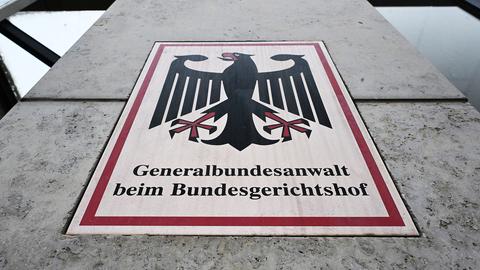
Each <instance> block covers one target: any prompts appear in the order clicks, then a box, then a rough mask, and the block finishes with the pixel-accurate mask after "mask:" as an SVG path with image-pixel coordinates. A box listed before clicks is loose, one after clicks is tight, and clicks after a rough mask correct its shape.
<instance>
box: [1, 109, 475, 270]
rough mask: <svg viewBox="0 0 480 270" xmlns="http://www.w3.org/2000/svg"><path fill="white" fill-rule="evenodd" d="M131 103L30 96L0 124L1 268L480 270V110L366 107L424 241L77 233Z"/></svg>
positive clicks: (371, 127)
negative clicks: (78, 212) (83, 200)
mask: <svg viewBox="0 0 480 270" xmlns="http://www.w3.org/2000/svg"><path fill="white" fill-rule="evenodd" d="M122 106H123V103H122V102H87V103H85V102H25V103H22V104H20V105H19V106H16V107H15V108H14V109H13V111H11V112H10V113H9V114H8V115H7V116H6V117H5V118H4V119H2V120H1V121H0V172H1V175H0V191H1V192H0V268H5V269H96V268H98V269H101V268H110V269H111V268H125V269H142V268H146V269H176V268H180V269H182V268H184V269H198V268H212V269H225V268H226V269H249V268H252V269H275V268H277V269H278V268H279V269H311V268H340V267H343V268H354V269H355V268H356V269H358V268H367V269H412V268H420V269H423V268H427V269H442V268H458V269H464V268H465V269H478V268H479V267H480V261H479V260H480V259H479V258H480V247H479V242H480V233H479V225H478V224H479V220H478V219H479V217H478V212H479V211H478V208H479V205H480V196H478V194H479V192H480V190H479V189H480V188H479V182H480V145H479V144H478V141H477V137H478V134H479V133H480V114H479V113H478V112H477V111H475V110H474V109H473V108H472V107H471V106H469V105H468V104H462V103H450V104H447V103H440V104H437V103H417V104H411V103H410V104H406V103H390V104H383V103H382V104H380V103H361V104H359V109H360V111H361V113H362V116H363V117H364V119H365V121H366V123H367V126H368V127H369V130H370V132H371V133H372V135H373V138H374V140H375V142H376V143H377V145H378V147H379V149H380V152H381V153H382V154H383V156H384V157H385V159H386V163H387V165H388V167H389V168H390V170H391V173H392V176H393V179H394V180H395V182H396V184H397V186H398V187H399V190H400V192H401V193H402V194H403V196H404V198H405V200H406V203H407V205H408V206H409V207H410V209H411V213H412V215H413V216H414V218H415V220H416V222H417V224H418V226H419V229H420V230H421V232H422V236H421V237H414V238H402V237H394V238H389V237H339V238H336V237H327V238H322V237H292V238H289V237H273V238H272V237H182V236H169V237H164V236H111V235H110V236H108V235H107V236H66V235H64V234H63V229H64V226H65V225H66V223H67V222H68V219H69V217H70V216H71V214H72V210H73V208H74V207H75V204H76V200H77V199H78V198H79V197H80V196H81V190H82V188H83V187H84V185H85V184H86V183H87V181H88V177H89V175H90V173H91V172H92V170H93V169H94V167H95V162H96V160H97V159H98V158H99V155H100V153H101V150H102V147H103V145H104V144H105V143H106V140H107V139H108V136H109V134H110V132H111V130H112V128H113V126H114V123H115V120H116V119H117V117H118V115H119V114H120V111H121V108H122Z"/></svg>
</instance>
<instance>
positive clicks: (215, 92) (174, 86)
mask: <svg viewBox="0 0 480 270" xmlns="http://www.w3.org/2000/svg"><path fill="white" fill-rule="evenodd" d="M207 59H208V58H207V57H206V56H203V55H185V56H176V59H175V60H173V61H172V63H171V64H170V69H169V70H168V73H167V77H166V78H165V82H164V83H163V87H162V92H161V93H160V97H159V99H158V102H157V106H156V107H155V111H154V113H153V116H152V120H151V121H150V126H149V128H154V127H156V126H159V125H161V124H162V123H166V122H168V121H171V120H174V119H176V118H177V117H179V115H180V116H182V115H185V114H188V113H190V112H192V111H193V110H199V109H201V108H204V107H206V106H207V105H209V104H214V103H216V102H218V101H219V100H220V94H221V92H220V91H221V84H222V73H215V72H206V71H199V70H193V69H191V68H188V67H187V66H185V61H195V62H199V61H204V60H207ZM197 88H198V95H197V102H196V104H195V108H194V104H193V103H194V100H195V94H196V92H197ZM209 90H210V95H209ZM172 91H173V93H172ZM184 92H185V93H184ZM170 96H171V98H170ZM209 96H210V99H209V100H207V99H208V97H209ZM182 97H184V98H183V105H182V106H181V108H180V103H181V101H182ZM169 100H170V103H169Z"/></svg>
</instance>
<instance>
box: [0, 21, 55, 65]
mask: <svg viewBox="0 0 480 270" xmlns="http://www.w3.org/2000/svg"><path fill="white" fill-rule="evenodd" d="M0 33H1V34H3V35H4V36H5V37H7V38H8V39H10V40H11V41H13V42H14V43H15V44H17V45H18V46H20V47H22V48H23V49H24V50H26V51H27V52H29V53H30V54H31V55H33V56H35V57H36V58H38V59H39V60H40V61H42V62H43V63H45V64H46V65H48V66H50V67H51V66H53V64H55V62H57V61H58V59H60V56H58V55H57V54H56V53H55V52H53V51H52V50H50V49H49V48H47V47H45V46H44V45H43V44H42V43H40V42H38V41H37V40H36V39H34V38H32V37H31V36H29V35H28V34H27V33H25V32H23V31H22V30H20V29H19V28H18V27H16V26H15V25H13V24H12V23H11V22H10V21H8V20H3V21H1V22H0Z"/></svg>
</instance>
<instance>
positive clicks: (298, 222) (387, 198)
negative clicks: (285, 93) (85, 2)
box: [80, 43, 404, 227]
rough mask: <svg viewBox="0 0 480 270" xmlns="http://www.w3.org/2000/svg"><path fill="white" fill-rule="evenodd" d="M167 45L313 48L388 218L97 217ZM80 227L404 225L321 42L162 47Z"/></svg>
mask: <svg viewBox="0 0 480 270" xmlns="http://www.w3.org/2000/svg"><path fill="white" fill-rule="evenodd" d="M168 46H313V47H314V48H315V50H316V52H317V54H318V57H319V58H320V61H321V63H322V65H323V68H324V69H325V72H326V74H327V77H328V79H329V81H330V84H331V85H332V87H333V90H334V92H335V95H336V97H337V100H338V102H339V104H340V107H341V108H342V110H343V113H344V115H345V118H346V119H347V122H348V125H349V126H350V129H351V130H352V133H353V136H354V137H355V140H356V142H357V145H358V147H359V149H360V152H361V153H362V156H363V158H364V160H365V163H366V164H367V167H368V169H369V171H370V174H371V176H372V178H373V181H374V183H375V185H376V188H377V190H378V192H379V194H380V197H381V199H382V202H383V204H384V206H385V208H386V210H387V213H388V216H387V217H295V216H293V217H209V216H182V217H177V216H96V215H95V214H96V212H97V209H98V207H99V205H100V202H101V200H102V197H103V195H104V192H105V190H106V188H107V185H108V182H109V181H110V177H111V176H112V173H113V170H114V168H115V165H116V163H117V161H118V158H119V156H120V153H121V152H122V149H123V146H124V144H125V141H126V139H127V137H128V134H129V132H130V129H131V127H132V124H133V122H134V121H135V117H136V115H137V112H138V110H139V108H140V105H141V104H142V101H143V98H144V96H145V93H146V91H147V89H148V86H149V84H150V81H151V79H152V77H153V74H154V72H155V69H156V67H157V64H158V62H159V60H160V57H161V55H162V53H163V50H164V48H165V47H168ZM80 226H365V227H372V226H404V222H403V220H402V217H401V215H400V213H399V211H398V209H397V206H396V205H395V202H394V200H393V198H392V196H391V194H390V192H389V190H388V187H387V185H386V183H385V181H384V179H383V176H382V174H381V173H380V170H379V169H378V166H377V163H376V162H375V159H374V157H373V155H372V153H371V151H370V148H369V147H368V145H367V142H366V141H365V138H364V137H363V134H362V132H361V130H360V128H359V126H358V124H357V122H356V120H355V117H354V116H353V114H352V111H351V109H350V107H349V105H348V102H347V100H346V98H345V96H344V94H343V91H342V89H341V88H340V85H339V83H338V81H337V79H336V78H335V75H334V73H333V71H332V68H331V67H330V65H329V63H328V61H327V58H326V57H325V54H324V53H323V51H322V49H321V48H320V45H319V43H257V44H256V43H223V44H222V43H206V44H200V43H194V44H178V43H177V44H168V43H166V44H161V45H160V47H159V48H158V50H157V52H156V53H155V56H154V58H153V61H152V63H151V64H150V67H149V68H148V71H147V74H146V75H145V78H144V80H143V82H142V85H141V86H140V89H139V91H138V94H137V96H136V97H135V100H134V102H133V105H132V107H131V109H130V111H129V112H128V115H127V118H126V120H125V123H124V125H123V127H122V129H121V131H120V134H119V136H118V138H117V141H116V142H115V145H114V147H113V149H112V152H111V154H110V157H109V158H108V160H107V163H106V165H105V168H104V169H103V172H102V174H101V176H100V180H99V181H98V184H97V186H96V187H95V190H94V192H93V195H92V197H91V199H90V201H89V203H88V205H87V208H86V210H85V213H84V215H83V217H82V220H81V222H80Z"/></svg>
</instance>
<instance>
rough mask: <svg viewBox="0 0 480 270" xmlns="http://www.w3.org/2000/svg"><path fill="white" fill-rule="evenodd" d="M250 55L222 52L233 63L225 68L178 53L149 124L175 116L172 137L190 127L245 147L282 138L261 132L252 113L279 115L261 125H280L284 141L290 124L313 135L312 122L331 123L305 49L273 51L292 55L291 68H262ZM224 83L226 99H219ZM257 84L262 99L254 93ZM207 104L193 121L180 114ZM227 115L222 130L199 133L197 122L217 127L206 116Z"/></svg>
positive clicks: (193, 136)
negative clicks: (207, 67)
mask: <svg viewBox="0 0 480 270" xmlns="http://www.w3.org/2000/svg"><path fill="white" fill-rule="evenodd" d="M252 56H253V55H249V54H243V53H223V54H222V57H219V58H220V59H222V60H224V61H231V62H232V64H231V65H230V66H228V67H227V68H226V69H225V70H224V71H223V72H222V73H215V72H206V71H199V70H194V69H191V68H188V67H187V66H185V62H186V61H197V62H198V61H205V60H207V59H208V58H207V57H206V56H203V55H186V56H176V59H175V60H174V61H172V63H171V65H170V69H169V71H168V74H167V77H166V79H165V82H164V85H163V88H162V91H161V93H160V97H159V99H158V102H157V106H156V108H155V112H154V114H153V117H152V120H151V121H150V127H149V128H150V129H151V128H154V127H156V126H159V125H161V124H164V123H167V122H170V121H172V123H171V127H172V129H171V130H170V136H171V137H172V138H173V136H174V135H175V134H176V133H180V132H183V131H187V130H188V131H189V132H190V136H189V140H191V141H195V142H199V140H200V141H201V142H202V143H205V144H210V145H223V144H230V145H231V146H233V147H234V148H236V149H237V150H239V151H242V150H243V149H245V148H246V147H248V146H249V145H251V144H257V145H270V144H274V143H277V142H279V141H280V138H279V139H278V140H272V139H268V138H265V137H264V136H262V135H261V134H260V133H259V132H258V131H257V129H256V126H255V124H254V120H253V115H256V116H257V117H258V118H260V119H261V120H263V121H264V122H265V121H266V118H270V119H272V120H273V121H275V122H276V124H271V125H266V126H264V127H263V129H264V130H265V131H266V132H268V133H271V131H272V130H275V129H282V132H281V139H282V142H286V141H289V140H291V138H292V137H291V132H292V130H295V131H297V132H301V133H305V134H306V136H308V137H310V134H311V130H310V129H309V128H308V126H310V124H309V122H317V123H319V124H320V125H323V126H325V127H328V128H331V127H332V126H331V123H330V120H329V118H328V115H327V112H326V111H325V107H324V105H323V102H322V99H321V97H320V93H319V91H318V88H317V85H316V83H315V80H314V78H313V76H312V72H311V70H310V66H309V65H308V62H307V61H306V60H305V59H303V55H290V54H278V55H274V56H272V57H271V59H273V60H275V61H289V60H292V61H293V63H294V64H293V66H292V67H290V68H287V69H284V70H279V71H272V72H258V70H257V66H256V64H255V62H254V61H253V59H252V58H251V57H252ZM222 84H223V88H224V90H225V94H226V96H227V99H226V100H224V101H221V102H220V97H221V87H222ZM256 87H258V95H259V100H260V101H261V102H257V101H255V100H253V99H252V96H253V93H254V90H255V88H256ZM172 91H173V92H172ZM197 92H198V93H197ZM283 97H284V98H283ZM182 100H183V103H182ZM284 100H285V102H284ZM297 100H298V102H297ZM195 101H196V102H195ZM194 102H195V104H194ZM262 103H263V104H262ZM267 105H270V106H273V107H274V108H275V109H272V108H271V107H268V106H267ZM207 106H210V107H209V108H208V109H205V110H204V111H202V116H201V117H200V118H199V119H197V120H195V121H187V120H184V119H180V118H179V117H181V116H184V115H186V114H189V113H191V112H192V111H197V110H202V109H204V108H206V107H207ZM277 110H283V111H288V112H289V113H291V114H294V115H296V116H299V117H300V118H298V119H295V120H292V121H287V120H285V119H283V118H281V117H280V116H278V113H277ZM225 115H227V122H226V124H225V127H224V129H223V131H222V132H221V133H220V135H218V136H217V137H215V138H213V139H210V140H201V139H199V132H198V130H199V128H201V129H205V130H208V131H209V133H210V134H212V133H213V132H215V131H216V130H217V127H216V126H213V125H209V124H205V123H204V122H205V121H206V120H208V119H211V118H213V119H214V122H215V121H217V120H218V119H220V118H221V117H223V116H225Z"/></svg>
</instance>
